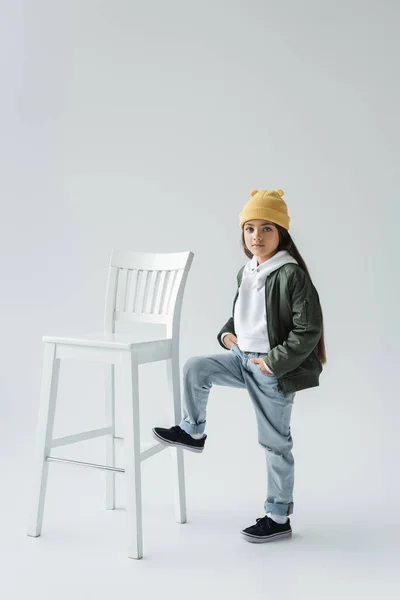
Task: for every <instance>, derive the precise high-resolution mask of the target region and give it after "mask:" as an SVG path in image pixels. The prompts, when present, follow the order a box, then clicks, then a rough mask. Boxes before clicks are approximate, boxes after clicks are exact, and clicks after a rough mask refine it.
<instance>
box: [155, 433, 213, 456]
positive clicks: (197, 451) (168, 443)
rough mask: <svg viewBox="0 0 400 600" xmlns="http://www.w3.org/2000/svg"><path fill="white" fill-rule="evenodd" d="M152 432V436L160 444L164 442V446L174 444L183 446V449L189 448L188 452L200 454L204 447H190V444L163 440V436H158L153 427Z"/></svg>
mask: <svg viewBox="0 0 400 600" xmlns="http://www.w3.org/2000/svg"><path fill="white" fill-rule="evenodd" d="M152 432H153V437H154V438H155V439H156V440H157V441H158V442H161V443H162V444H165V446H176V447H179V448H184V449H185V450H189V452H196V454H200V453H201V452H203V450H204V448H192V446H186V444H182V443H181V442H170V441H169V440H165V439H164V438H162V437H161V436H159V435H158V433H156V432H155V431H154V429H152Z"/></svg>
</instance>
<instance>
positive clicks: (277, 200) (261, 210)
mask: <svg viewBox="0 0 400 600" xmlns="http://www.w3.org/2000/svg"><path fill="white" fill-rule="evenodd" d="M282 196H283V190H260V191H258V190H253V191H252V192H251V198H250V200H249V201H248V202H246V204H245V205H244V207H243V210H242V212H241V213H240V215H239V218H240V228H242V227H243V224H244V223H245V222H246V221H250V220H251V219H265V220H266V221H272V223H277V224H278V225H281V226H282V227H284V228H285V229H287V230H288V231H289V221H290V217H289V215H288V209H287V205H286V202H285V201H284V200H282Z"/></svg>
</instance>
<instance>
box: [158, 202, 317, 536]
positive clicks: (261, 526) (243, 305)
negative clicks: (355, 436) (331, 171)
mask: <svg viewBox="0 0 400 600" xmlns="http://www.w3.org/2000/svg"><path fill="white" fill-rule="evenodd" d="M282 196H283V191H282V190H276V191H275V190H261V191H257V190H254V191H253V192H251V198H250V200H249V201H248V202H247V203H246V204H245V206H244V208H243V211H242V212H241V213H240V227H241V230H242V247H243V250H244V253H245V254H246V256H247V257H248V258H249V259H250V260H248V261H247V262H246V264H245V265H244V266H243V267H242V268H241V269H240V270H239V272H238V275H237V285H238V289H237V292H236V295H235V298H234V301H233V310H232V317H230V319H229V320H228V321H227V322H226V323H225V325H224V326H223V327H222V329H221V331H220V332H219V333H218V335H217V339H218V342H219V344H220V345H221V346H222V347H223V348H225V349H228V350H229V352H228V353H223V354H213V355H208V356H194V357H192V358H190V359H189V360H188V361H187V362H186V363H185V365H184V367H183V378H184V381H183V392H184V402H183V405H184V406H183V409H184V410H183V418H182V421H181V423H180V424H179V425H175V426H173V427H171V428H170V429H165V428H162V427H154V428H153V434H154V436H155V437H156V439H158V440H159V441H161V442H162V443H164V444H168V445H172V446H181V447H183V448H186V449H187V450H191V451H192V452H202V451H203V449H204V445H205V441H206V438H207V435H206V434H205V433H204V430H205V425H206V406H207V401H208V396H209V392H210V389H211V387H212V385H213V384H214V385H223V386H230V387H238V388H246V389H247V391H248V394H249V396H250V398H251V400H252V403H253V406H254V409H255V413H256V421H257V428H258V442H259V444H260V445H261V446H262V448H263V449H264V451H265V456H266V466H267V482H268V495H267V499H266V501H265V503H264V509H265V513H266V514H265V516H263V517H260V518H257V519H256V523H255V524H254V525H252V526H250V527H247V528H246V529H243V530H242V531H241V534H242V536H243V537H244V538H245V539H246V540H248V541H250V542H269V541H271V540H276V539H279V538H282V537H289V536H291V534H292V529H291V526H290V519H289V515H290V514H292V513H293V508H294V502H293V485H294V459H293V454H292V446H293V440H292V437H291V431H290V418H291V412H292V406H293V401H294V397H295V393H296V392H298V391H300V390H304V389H307V388H310V387H315V386H318V385H319V376H320V373H321V371H322V365H323V364H325V363H326V354H325V343H324V331H323V319H322V310H321V306H320V302H319V296H318V292H317V290H316V289H315V287H314V285H313V283H312V281H311V278H310V275H309V273H308V269H307V266H306V264H305V262H304V260H303V258H302V257H301V255H300V253H299V251H298V250H297V248H296V246H295V244H294V242H293V240H292V238H291V236H290V234H289V221H290V217H289V215H288V210H287V205H286V203H285V201H284V200H283V199H282Z"/></svg>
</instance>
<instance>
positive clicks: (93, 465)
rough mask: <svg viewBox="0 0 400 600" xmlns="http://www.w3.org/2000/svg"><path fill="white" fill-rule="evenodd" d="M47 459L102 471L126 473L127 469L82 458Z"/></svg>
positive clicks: (50, 457) (55, 457) (53, 457)
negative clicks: (98, 463)
mask: <svg viewBox="0 0 400 600" xmlns="http://www.w3.org/2000/svg"><path fill="white" fill-rule="evenodd" d="M46 460H48V461H49V462H63V463H70V464H72V465H79V466H81V467H91V468H92V469H101V470H102V471H115V472H116V473H125V469H119V468H118V467H107V466H106V465H97V464H95V463H88V462H82V461H80V460H71V459H69V458H59V457H58V456H47V457H46Z"/></svg>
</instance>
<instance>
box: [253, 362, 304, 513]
mask: <svg viewBox="0 0 400 600" xmlns="http://www.w3.org/2000/svg"><path fill="white" fill-rule="evenodd" d="M256 356H259V353H252V354H247V355H245V354H244V353H243V358H244V367H245V368H244V370H245V373H247V376H246V375H245V380H246V387H247V390H248V392H249V395H250V398H251V400H252V402H253V406H254V409H255V413H256V420H257V428H258V442H259V444H260V445H261V446H262V447H263V448H264V450H265V457H266V463H267V485H268V493H267V499H266V501H265V504H264V508H265V512H266V513H273V514H275V515H282V516H283V515H290V514H292V513H293V508H294V502H293V487H294V458H293V454H292V447H293V440H292V436H291V431H290V419H291V413H292V407H293V401H294V396H295V394H294V393H292V394H287V395H284V394H283V393H282V392H281V391H280V389H279V384H278V379H277V378H276V377H275V376H273V375H267V374H265V373H263V372H262V371H261V369H260V367H259V365H258V364H257V363H251V362H250V361H249V358H252V357H256Z"/></svg>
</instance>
